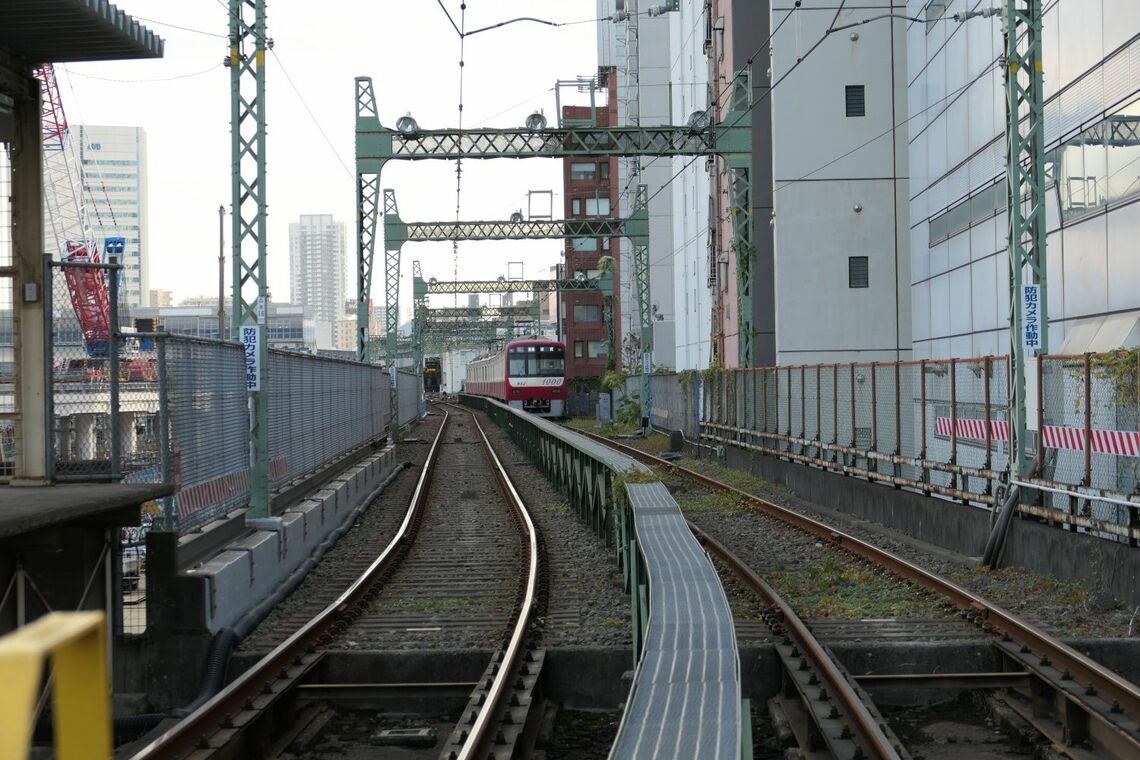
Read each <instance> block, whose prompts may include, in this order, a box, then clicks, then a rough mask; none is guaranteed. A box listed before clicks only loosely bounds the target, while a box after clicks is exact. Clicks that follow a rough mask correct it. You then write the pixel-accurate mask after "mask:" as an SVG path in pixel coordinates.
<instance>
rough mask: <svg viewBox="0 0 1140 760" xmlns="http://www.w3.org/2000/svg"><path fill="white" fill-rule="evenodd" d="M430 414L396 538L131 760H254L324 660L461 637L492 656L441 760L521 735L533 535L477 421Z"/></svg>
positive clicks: (533, 599) (531, 665) (528, 677)
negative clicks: (476, 640)
mask: <svg viewBox="0 0 1140 760" xmlns="http://www.w3.org/2000/svg"><path fill="white" fill-rule="evenodd" d="M442 415H443V421H442V423H441V424H440V426H439V429H438V431H437V432H436V434H435V436H434V439H433V440H432V443H431V447H430V450H429V452H428V455H427V457H426V461H425V462H424V465H423V468H422V469H421V471H420V473H419V477H418V479H417V481H416V485H415V488H414V491H413V493H412V497H411V499H410V502H409V504H408V508H407V510H406V511H405V512H404V514H403V517H402V519H401V521H400V523H399V526H398V527H397V528H396V530H395V532H394V533H393V535H392V536H391V539H390V540H388V541H387V542H386V543H385V542H379V543H378V546H379V547H380V548H379V551H378V552H373V553H372V554H371V555H369V556H367V557H365V558H364V559H363V560H360V561H359V563H358V564H364V565H366V566H365V567H364V569H363V571H362V572H360V574H359V575H358V576H357V577H356V578H354V579H352V580H351V582H349V583H348V584H347V587H346V588H345V590H344V591H343V592H341V593H340V594H339V595H338V596H336V597H335V599H333V600H332V601H331V602H330V603H328V604H326V605H325V606H323V608H321V609H320V610H319V611H317V612H315V613H314V614H312V615H311V616H310V617H308V619H307V620H305V621H304V622H303V623H301V624H300V625H299V627H297V628H296V630H294V631H292V632H291V633H289V634H288V635H287V636H284V637H283V639H282V640H280V641H277V640H276V639H269V640H266V641H264V642H263V643H266V644H268V645H269V646H271V651H269V652H268V653H267V654H265V655H264V656H263V657H262V658H261V659H260V660H258V661H257V662H256V664H254V665H253V666H252V667H250V668H249V669H248V670H246V671H245V672H244V673H242V674H241V675H240V676H238V677H237V678H236V679H235V680H234V681H232V682H231V683H230V684H228V685H227V686H226V687H225V688H224V689H223V690H222V691H221V692H220V693H219V694H218V695H216V696H215V697H214V698H213V699H211V700H210V701H209V702H207V703H206V704H205V705H203V706H202V707H201V708H199V709H198V710H196V711H195V712H194V713H192V714H191V715H189V716H187V717H186V718H185V719H183V720H182V721H180V722H179V723H177V724H176V725H175V726H173V727H172V728H171V729H169V730H167V731H166V732H164V733H163V734H162V735H160V736H158V737H157V738H155V739H154V740H153V741H151V742H150V743H149V744H147V745H146V746H145V747H144V748H143V749H142V750H141V751H139V752H138V753H137V754H135V755H134V757H135V758H138V759H139V760H142V759H143V758H195V759H197V758H213V757H219V758H222V757H226V758H229V757H242V758H245V757H258V756H261V755H262V754H263V753H264V752H265V751H266V750H267V748H268V746H269V744H270V737H271V736H273V735H275V734H277V733H281V732H283V731H286V730H288V727H289V726H290V723H291V722H292V721H294V720H295V719H296V715H295V714H294V706H295V700H294V699H293V698H292V697H293V696H295V694H296V692H297V691H298V687H301V686H303V685H304V686H305V687H307V688H309V689H310V691H312V690H313V689H312V687H313V685H314V684H313V683H311V681H312V677H311V676H312V674H313V673H314V672H315V668H316V666H317V664H318V663H319V661H320V660H321V658H322V657H323V656H324V654H325V653H326V652H329V651H337V650H343V649H346V648H349V649H355V650H357V651H360V650H361V649H362V647H361V646H360V645H361V644H362V643H364V642H368V643H367V644H366V646H367V649H369V650H371V649H374V648H381V647H384V646H385V645H389V646H390V645H391V644H393V642H395V641H397V640H398V639H401V638H407V637H409V636H410V637H412V640H413V646H414V647H416V648H422V647H423V643H422V640H423V638H424V637H425V636H434V637H435V638H436V639H437V641H438V642H439V643H441V644H442V645H446V644H447V643H448V642H450V641H452V640H453V639H454V638H455V637H456V636H457V635H462V636H470V635H472V631H474V632H475V635H479V636H482V637H483V639H485V640H486V641H488V642H491V643H492V646H497V652H496V654H495V656H494V657H493V658H492V661H491V662H490V663H489V664H488V667H487V671H486V673H485V674H484V677H483V678H481V679H480V680H479V682H478V683H477V684H476V688H475V692H474V693H473V694H472V695H471V698H470V700H469V703H468V707H467V709H465V710H464V711H463V716H462V718H461V720H460V723H459V725H458V726H456V728H455V730H454V731H453V733H452V736H451V738H450V741H449V743H448V745H447V748H446V749H445V752H444V756H445V757H454V758H480V757H488V756H490V755H491V754H492V751H493V748H495V746H496V744H503V743H506V744H507V745H508V747H509V744H510V743H511V742H512V741H514V740H516V739H517V738H518V737H519V736H520V735H521V734H522V731H523V727H524V726H525V725H526V722H527V721H526V718H527V708H528V707H529V701H530V700H529V690H530V689H532V688H533V686H534V683H535V681H536V680H537V672H538V670H539V668H540V667H541V663H542V657H543V654H542V652H534V651H530V650H529V649H528V647H527V642H528V634H529V629H530V627H531V625H532V622H533V621H532V614H531V613H532V611H533V610H534V609H535V608H536V606H537V602H538V600H537V589H538V562H539V552H538V535H537V531H536V529H535V526H534V524H533V522H532V521H531V519H530V516H529V514H528V513H527V510H526V507H525V505H524V504H523V502H522V500H521V499H520V498H519V496H518V493H517V491H516V490H515V488H514V486H513V484H512V483H511V481H510V479H509V477H507V475H506V472H505V470H504V468H503V467H502V464H501V463H500V462H499V459H498V457H497V456H496V454H495V452H494V450H493V449H492V448H491V446H490V444H489V442H488V441H487V438H486V436H485V434H484V433H483V430H482V428H481V427H480V425H479V423H478V421H477V420H476V419H475V417H474V416H473V415H471V414H470V412H467V411H460V410H457V409H452V410H451V411H444V412H442ZM457 600H462V601H457ZM293 614H294V616H296V613H295V612H294V613H293ZM285 619H287V618H281V620H285ZM282 627H284V625H282ZM349 642H353V644H350V643H349ZM520 684H521V686H520Z"/></svg>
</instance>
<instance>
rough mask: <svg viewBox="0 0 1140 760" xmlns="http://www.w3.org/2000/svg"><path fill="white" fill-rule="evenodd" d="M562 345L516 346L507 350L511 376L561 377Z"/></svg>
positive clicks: (563, 357)
mask: <svg viewBox="0 0 1140 760" xmlns="http://www.w3.org/2000/svg"><path fill="white" fill-rule="evenodd" d="M564 360H565V355H564V352H563V350H562V346H517V347H515V348H512V349H510V350H509V351H507V362H508V364H509V369H510V376H511V377H562V372H563V362H564Z"/></svg>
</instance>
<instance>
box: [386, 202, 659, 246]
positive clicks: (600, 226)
mask: <svg viewBox="0 0 1140 760" xmlns="http://www.w3.org/2000/svg"><path fill="white" fill-rule="evenodd" d="M389 193H393V191H392V190H388V189H386V190H384V197H385V199H387V198H388V194H389ZM393 199H394V194H393ZM394 207H395V201H394V200H393V208H394ZM615 237H626V238H630V239H631V240H639V239H640V240H643V241H644V243H643V244H645V245H648V240H649V214H648V211H647V210H646V209H644V208H639V209H638V210H637V211H635V212H634V213H633V214H631V215H630V217H629V218H628V219H564V220H554V221H551V220H532V221H525V222H510V221H506V222H504V221H489V222H405V221H404V220H402V219H401V218H400V215H399V213H398V212H393V213H390V214H389V213H388V211H387V203H385V213H384V248H385V250H399V249H400V247H401V246H403V245H404V243H408V242H412V243H423V242H432V241H457V240H551V239H561V238H615Z"/></svg>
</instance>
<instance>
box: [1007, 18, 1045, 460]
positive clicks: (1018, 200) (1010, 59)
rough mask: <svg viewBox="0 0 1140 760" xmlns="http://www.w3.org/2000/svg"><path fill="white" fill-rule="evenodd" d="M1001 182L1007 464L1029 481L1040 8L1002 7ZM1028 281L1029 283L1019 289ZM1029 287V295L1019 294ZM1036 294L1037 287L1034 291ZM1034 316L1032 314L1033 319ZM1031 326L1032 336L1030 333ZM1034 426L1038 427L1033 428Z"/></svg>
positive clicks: (1040, 297) (1037, 266)
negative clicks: (1005, 234) (1005, 217)
mask: <svg viewBox="0 0 1140 760" xmlns="http://www.w3.org/2000/svg"><path fill="white" fill-rule="evenodd" d="M1002 22H1003V27H1004V29H1003V31H1004V33H1005V63H1006V73H1005V77H1006V87H1005V90H1006V148H1007V154H1006V180H1007V206H1006V207H1007V208H1008V209H1009V266H1010V294H1009V295H1010V297H1009V304H1010V307H1009V311H1010V313H1009V324H1010V330H1009V336H1010V357H1011V359H1012V366H1011V368H1010V369H1011V372H1010V395H1009V398H1010V406H1011V417H1012V420H1011V422H1012V425H1011V429H1012V430H1011V432H1012V435H1011V439H1010V464H1011V465H1012V469H1013V472H1014V474H1015V475H1016V476H1024V475H1027V474H1029V470H1030V469H1031V467H1032V461H1031V460H1030V457H1029V456H1028V455H1027V454H1026V450H1025V449H1026V443H1027V442H1028V440H1027V439H1028V433H1027V427H1028V426H1027V414H1026V385H1027V383H1026V376H1027V374H1028V371H1027V370H1028V367H1027V362H1028V360H1029V359H1030V358H1031V357H1032V356H1034V355H1036V354H1037V353H1040V354H1046V353H1048V351H1049V293H1048V290H1047V277H1046V263H1047V259H1046V255H1045V239H1046V231H1045V119H1044V86H1043V76H1042V60H1043V59H1042V56H1041V0H1005V3H1004V6H1003V8H1002ZM1027 276H1028V278H1029V282H1028V283H1026V281H1025V280H1026V277H1027ZM1026 285H1028V286H1029V287H1026ZM1034 286H1036V287H1034ZM1034 310H1035V311H1036V314H1033V313H1032V312H1033V311H1034ZM1034 318H1036V322H1035V324H1036V326H1037V327H1038V330H1037V331H1036V333H1035V332H1034V331H1033V330H1032V329H1031V328H1032V327H1033V325H1034ZM1037 423H1038V426H1040V424H1041V421H1040V420H1038V421H1037Z"/></svg>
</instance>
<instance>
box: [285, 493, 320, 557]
mask: <svg viewBox="0 0 1140 760" xmlns="http://www.w3.org/2000/svg"><path fill="white" fill-rule="evenodd" d="M324 508H325V505H324V502H323V501H318V500H317V499H305V500H304V501H302V502H301V503H300V504H297V505H295V506H293V507H290V508H289V511H288V512H286V513H285V514H287V515H288V514H297V515H300V517H301V520H302V521H303V522H304V531H303V537H302V541H301V543H302V546H304V550H305V553H306V554H308V553H309V552H311V551H312V550H313V548H314V547H315V546H316V545H317V544H319V543H320V542H321V536H323V535H324V533H323V531H322V526H323V525H324V518H323V517H322V513H323V512H324Z"/></svg>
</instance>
